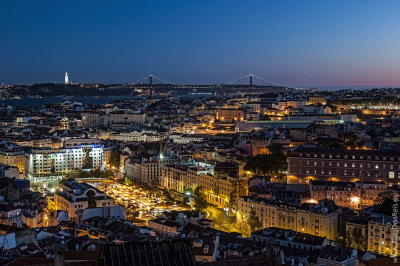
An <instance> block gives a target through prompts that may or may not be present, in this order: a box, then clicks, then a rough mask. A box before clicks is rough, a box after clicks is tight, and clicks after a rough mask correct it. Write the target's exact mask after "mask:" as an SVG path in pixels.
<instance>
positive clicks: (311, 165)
mask: <svg viewBox="0 0 400 266" xmlns="http://www.w3.org/2000/svg"><path fill="white" fill-rule="evenodd" d="M288 175H289V176H295V177H297V178H298V179H299V180H300V181H307V180H309V179H317V180H333V181H336V180H340V181H351V180H354V179H355V178H358V179H360V178H363V180H364V181H377V180H382V181H385V182H386V183H387V184H389V185H391V184H395V183H396V184H397V182H398V181H399V178H400V154H399V153H397V152H394V151H380V150H374V151H372V150H340V149H328V148H322V147H305V146H303V147H300V148H297V149H296V150H294V151H292V152H290V153H289V154H288Z"/></svg>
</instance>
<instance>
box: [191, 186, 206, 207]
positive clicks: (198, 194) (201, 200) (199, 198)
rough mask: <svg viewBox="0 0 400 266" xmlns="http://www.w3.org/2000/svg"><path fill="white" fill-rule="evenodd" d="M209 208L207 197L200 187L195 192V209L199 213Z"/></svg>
mask: <svg viewBox="0 0 400 266" xmlns="http://www.w3.org/2000/svg"><path fill="white" fill-rule="evenodd" d="M207 206H208V203H207V200H206V197H205V196H204V194H203V192H202V191H201V190H200V187H197V188H196V189H195V190H194V207H195V208H196V210H197V211H204V210H205V209H206V208H207Z"/></svg>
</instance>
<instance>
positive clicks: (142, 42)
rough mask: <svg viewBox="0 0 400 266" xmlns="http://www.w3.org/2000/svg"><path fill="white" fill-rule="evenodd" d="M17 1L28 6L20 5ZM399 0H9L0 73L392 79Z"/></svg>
mask: <svg viewBox="0 0 400 266" xmlns="http://www.w3.org/2000/svg"><path fill="white" fill-rule="evenodd" d="M21 4H23V5H24V8H23V9H21V8H20V6H21ZM399 7H400V4H399V3H397V2H395V1H386V2H385V3H378V2H373V1H363V2H361V1H351V2H348V1H341V2H340V3H338V2H335V3H330V2H323V3H321V2H319V1H307V2H302V3H299V2H294V1H285V2H282V1H279V2H278V1H252V2H251V4H250V3H245V2H241V1H229V2H226V1H219V2H218V3H214V2H210V1H207V2H202V3H201V4H200V3H185V2H174V3H163V2H162V1H152V2H146V3H118V4H112V5H111V4H109V3H107V2H105V1H96V5H93V2H85V3H78V2H68V3H67V2H57V3H54V2H50V1H43V2H41V3H40V4H38V3H31V2H29V1H22V3H21V2H19V4H17V3H16V2H11V1H5V2H1V3H0V8H1V9H2V10H6V11H7V12H5V13H4V15H3V16H2V17H1V18H0V21H1V26H0V32H1V33H2V36H3V37H4V40H5V41H3V42H1V43H0V50H1V51H2V53H0V60H1V62H2V64H1V66H0V83H5V84H33V83H44V82H59V83H62V82H63V79H62V78H63V77H62V76H61V75H62V73H65V72H68V73H71V75H72V76H71V77H72V78H71V80H72V81H73V82H82V83H114V82H115V83H125V82H134V81H136V80H137V79H138V78H140V77H142V76H146V75H147V74H149V73H153V74H156V75H157V76H160V77H162V78H164V79H166V80H168V81H171V82H176V83H182V84H218V83H225V82H230V81H232V80H235V79H236V78H238V77H241V76H243V75H246V74H248V73H254V74H256V75H258V76H260V77H263V78H265V79H267V80H270V81H272V82H274V83H278V84H284V85H287V86H292V87H320V88H321V87H388V86H390V87H398V86H400V78H399V77H398V74H397V71H396V69H398V68H399V67H400V63H399V62H400V60H399V59H400V54H399V53H397V52H396V47H398V46H399V45H400V38H399V37H398V36H400V34H399V33H400V32H399V29H398V28H396V27H394V26H395V25H398V23H399V22H400V19H399V18H398V17H397V14H396V10H398V8H399Z"/></svg>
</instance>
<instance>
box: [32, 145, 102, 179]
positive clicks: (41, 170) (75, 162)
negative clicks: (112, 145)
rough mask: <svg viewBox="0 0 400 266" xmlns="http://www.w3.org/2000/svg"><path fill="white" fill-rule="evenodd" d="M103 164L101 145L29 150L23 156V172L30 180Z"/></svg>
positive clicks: (62, 174)
mask: <svg viewBox="0 0 400 266" xmlns="http://www.w3.org/2000/svg"><path fill="white" fill-rule="evenodd" d="M103 164H104V155H103V146H97V145H94V144H87V145H86V144H82V145H80V146H75V147H74V148H63V149H39V150H31V151H30V152H29V153H27V154H26V155H25V157H24V174H25V176H26V177H27V178H28V179H29V180H31V181H32V182H37V181H42V180H48V179H53V178H55V179H60V177H62V176H64V175H65V174H67V173H68V172H71V171H77V170H81V169H96V168H100V167H102V166H103Z"/></svg>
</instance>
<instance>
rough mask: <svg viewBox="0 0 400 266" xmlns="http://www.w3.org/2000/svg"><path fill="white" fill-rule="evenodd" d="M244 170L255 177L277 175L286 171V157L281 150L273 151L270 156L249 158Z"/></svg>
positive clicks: (260, 155) (263, 155)
mask: <svg viewBox="0 0 400 266" xmlns="http://www.w3.org/2000/svg"><path fill="white" fill-rule="evenodd" d="M244 170H246V171H251V172H254V173H255V174H257V175H278V174H279V173H281V172H283V171H285V170H287V156H286V155H285V154H284V153H283V152H282V151H281V150H273V151H272V152H271V153H270V154H259V155H256V156H253V157H251V158H250V160H249V161H248V162H247V163H246V165H245V166H244Z"/></svg>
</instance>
